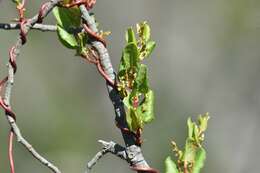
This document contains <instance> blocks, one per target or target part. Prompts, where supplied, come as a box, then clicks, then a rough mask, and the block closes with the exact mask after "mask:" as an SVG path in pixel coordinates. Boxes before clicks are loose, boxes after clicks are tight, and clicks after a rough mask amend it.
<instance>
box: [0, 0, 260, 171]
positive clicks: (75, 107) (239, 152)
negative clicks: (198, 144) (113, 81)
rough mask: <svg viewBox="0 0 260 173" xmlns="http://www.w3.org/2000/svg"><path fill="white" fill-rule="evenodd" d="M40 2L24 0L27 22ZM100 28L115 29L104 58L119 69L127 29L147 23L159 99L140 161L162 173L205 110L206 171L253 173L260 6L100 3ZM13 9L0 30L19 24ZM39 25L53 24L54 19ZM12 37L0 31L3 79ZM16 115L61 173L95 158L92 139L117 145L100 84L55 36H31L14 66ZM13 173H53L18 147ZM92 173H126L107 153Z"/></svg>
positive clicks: (171, 0) (142, 0) (3, 163)
mask: <svg viewBox="0 0 260 173" xmlns="http://www.w3.org/2000/svg"><path fill="white" fill-rule="evenodd" d="M41 3H42V2H41V1H40V0H37V1H36V0H28V5H27V8H28V10H27V14H28V16H32V15H33V14H35V13H36V12H37V11H38V7H39V5H40V4H41ZM94 12H95V13H96V18H97V20H98V21H99V23H100V27H101V28H102V29H103V30H110V31H112V35H111V36H110V37H109V38H108V41H109V46H108V48H109V51H110V55H111V58H112V62H113V64H114V67H115V68H117V66H118V62H119V59H120V55H121V50H122V48H123V46H124V32H125V29H126V28H127V27H128V26H130V25H134V24H135V23H137V22H139V21H143V20H147V21H149V23H150V25H151V27H152V35H153V39H154V40H156V41H157V48H156V51H155V53H154V54H153V56H152V57H151V58H150V59H149V60H148V61H147V64H148V65H149V67H150V68H149V76H150V83H151V86H152V88H153V89H154V90H155V92H156V109H155V111H156V120H155V121H154V122H153V123H151V124H150V125H147V126H146V127H145V131H144V135H143V138H144V139H145V143H144V144H143V153H144V155H145V157H146V159H147V160H148V161H149V163H150V164H151V165H152V166H153V167H156V168H158V169H159V170H161V171H162V172H163V170H164V168H163V167H164V164H163V161H164V159H165V158H166V156H168V155H171V156H173V153H172V152H171V147H170V140H173V139H174V140H175V141H176V142H177V143H178V144H179V145H180V146H183V144H184V142H185V137H186V134H187V130H186V119H187V118H188V117H189V116H192V117H193V118H195V117H196V116H197V115H198V114H200V113H205V112H210V114H211V120H210V123H209V129H208V131H207V133H206V142H205V147H206V149H207V154H208V158H207V161H206V166H205V168H204V169H203V171H202V172H203V173H219V172H223V173H258V172H259V170H260V164H259V162H260V158H259V156H260V149H259V143H260V138H259V130H260V126H259V123H260V115H259V114H260V76H259V74H260V47H259V44H260V1H259V0H228V1H227V0H210V1H209V0H194V1H189V0H164V1H158V0H131V1H130V0H120V1H118V0H98V1H97V5H96V7H95V9H94ZM16 16H17V14H16V10H15V7H14V4H13V3H12V2H11V1H8V0H4V1H2V2H1V3H0V22H9V21H10V19H14V18H16ZM45 22H46V23H51V24H54V19H53V17H52V16H50V17H48V18H47V19H46V21H45ZM17 35H18V31H3V30H1V31H0V77H1V78H2V77H4V76H5V75H6V74H7V69H6V66H5V64H6V63H7V60H8V49H9V48H10V47H11V46H12V44H13V43H14V42H15V40H16V37H17ZM13 91H14V92H13V95H12V105H13V109H14V110H15V112H16V113H17V117H18V124H19V125H20V127H21V129H22V132H23V134H24V136H26V137H27V139H28V140H29V141H30V142H31V143H32V144H33V146H34V147H35V148H36V149H37V150H38V151H40V153H42V154H43V155H44V156H46V157H47V158H48V159H50V160H52V161H54V162H55V163H56V164H57V165H58V166H59V167H60V168H61V170H62V171H63V172H65V173H68V172H70V173H72V172H73V173H77V172H83V171H84V169H85V165H86V163H87V161H88V160H90V158H92V156H93V155H94V154H96V152H97V151H98V150H100V147H101V146H100V145H99V144H98V143H97V140H99V139H104V140H108V141H110V140H114V141H116V142H118V143H121V144H122V143H123V141H122V138H121V135H120V133H119V131H118V129H117V128H115V125H114V112H113V108H112V105H111V103H110V101H109V99H108V97H107V93H106V88H105V83H104V80H103V79H102V78H101V77H100V76H99V74H98V73H97V71H96V69H95V67H93V66H92V65H89V64H87V63H85V62H83V61H82V60H81V59H80V58H78V57H75V56H74V52H73V51H70V50H67V49H66V48H64V47H63V46H62V45H61V44H60V43H59V41H58V40H57V36H56V34H55V33H42V32H38V31H32V32H30V34H29V35H28V43H27V44H26V45H25V46H24V48H23V49H22V54H21V56H20V57H19V59H18V72H17V75H16V81H15V87H14V90H13ZM0 113H1V114H0V115H1V116H0V172H9V163H8V159H7V134H8V130H9V126H8V124H7V123H6V120H5V116H4V112H3V111H1V112H0ZM14 153H15V154H14V155H15V165H16V170H17V172H19V173H28V172H37V173H46V172H50V171H49V170H47V169H46V168H44V167H43V166H41V165H40V164H39V163H38V162H37V161H36V160H34V159H33V158H32V157H31V156H30V155H29V154H28V152H27V151H25V150H24V148H23V147H22V146H21V145H19V144H17V143H15V148H14ZM93 172H96V173H101V172H107V173H117V172H118V173H119V172H124V173H128V172H129V173H130V172H131V171H130V170H129V169H128V165H127V164H126V163H125V162H124V161H122V160H120V159H118V158H116V157H114V156H112V155H107V156H105V158H103V159H102V160H101V161H100V162H99V163H98V165H96V166H95V168H94V170H93Z"/></svg>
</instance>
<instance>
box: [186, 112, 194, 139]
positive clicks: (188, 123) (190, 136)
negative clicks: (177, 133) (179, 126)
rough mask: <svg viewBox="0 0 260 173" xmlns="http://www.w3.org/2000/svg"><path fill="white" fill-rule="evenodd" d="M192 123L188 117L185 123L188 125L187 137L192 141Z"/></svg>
mask: <svg viewBox="0 0 260 173" xmlns="http://www.w3.org/2000/svg"><path fill="white" fill-rule="evenodd" d="M193 124H194V123H193V122H192V120H191V118H190V117H189V118H188V121H187V125H188V137H189V139H191V140H192V139H193V128H194V126H193Z"/></svg>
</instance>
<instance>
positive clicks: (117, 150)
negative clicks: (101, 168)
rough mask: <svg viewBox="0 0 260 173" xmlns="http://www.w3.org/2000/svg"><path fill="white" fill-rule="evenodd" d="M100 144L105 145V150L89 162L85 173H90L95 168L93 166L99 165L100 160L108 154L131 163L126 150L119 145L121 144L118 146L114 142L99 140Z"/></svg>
mask: <svg viewBox="0 0 260 173" xmlns="http://www.w3.org/2000/svg"><path fill="white" fill-rule="evenodd" d="M98 142H99V143H101V144H102V145H103V149H102V150H101V151H99V152H98V153H97V154H96V155H95V156H94V157H93V158H92V159H91V161H89V162H88V164H87V170H86V172H85V173H88V172H90V170H91V169H92V168H93V166H94V165H95V164H97V162H98V160H100V159H101V158H102V157H103V156H104V155H106V154H107V153H112V154H114V155H116V156H118V157H119V158H121V159H123V160H125V161H127V162H129V159H128V158H127V154H126V149H125V148H124V147H122V146H121V145H119V144H117V143H115V142H113V141H110V142H106V141H103V140H99V141H98Z"/></svg>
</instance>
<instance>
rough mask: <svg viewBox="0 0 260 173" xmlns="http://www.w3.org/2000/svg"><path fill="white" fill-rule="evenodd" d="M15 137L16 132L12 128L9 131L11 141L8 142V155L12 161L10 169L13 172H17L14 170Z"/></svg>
mask: <svg viewBox="0 0 260 173" xmlns="http://www.w3.org/2000/svg"><path fill="white" fill-rule="evenodd" d="M13 139H14V133H13V131H12V130H11V131H10V133H9V142H8V157H9V162H10V170H11V173H15V171H14V158H13Z"/></svg>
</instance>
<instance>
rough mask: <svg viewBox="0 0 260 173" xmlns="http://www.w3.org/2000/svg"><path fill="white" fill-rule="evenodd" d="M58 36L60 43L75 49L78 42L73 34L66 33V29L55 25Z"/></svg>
mask: <svg viewBox="0 0 260 173" xmlns="http://www.w3.org/2000/svg"><path fill="white" fill-rule="evenodd" d="M57 32H58V37H59V40H60V41H61V43H62V44H63V45H64V46H66V47H67V48H70V49H76V48H77V47H78V42H77V40H76V38H75V36H74V35H73V34H70V33H68V32H67V31H66V30H64V29H63V28H61V27H60V26H58V27H57Z"/></svg>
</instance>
